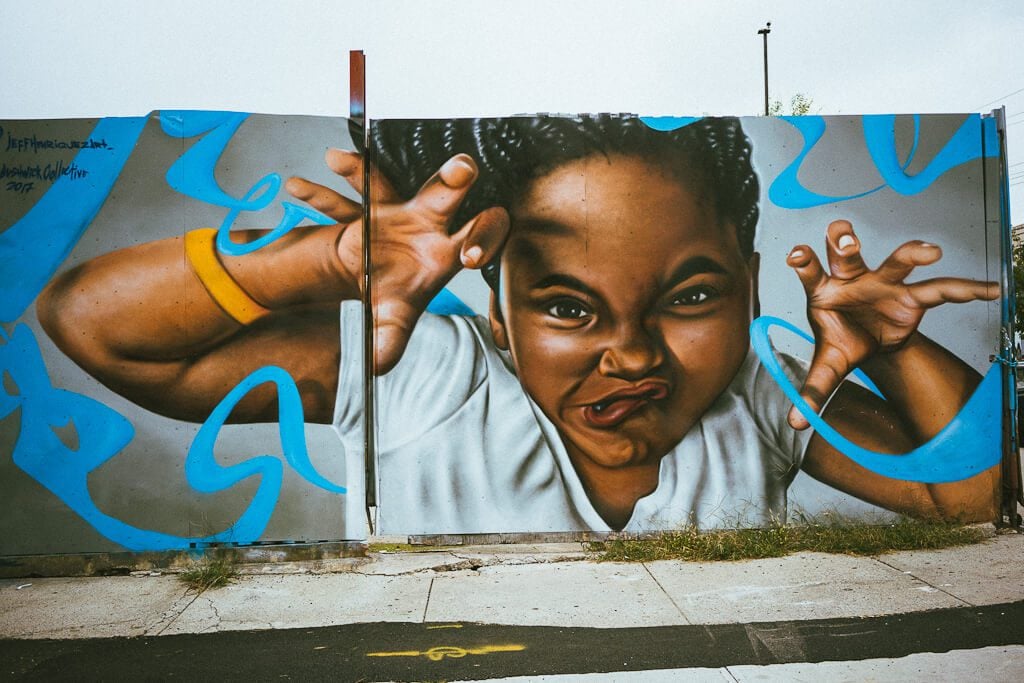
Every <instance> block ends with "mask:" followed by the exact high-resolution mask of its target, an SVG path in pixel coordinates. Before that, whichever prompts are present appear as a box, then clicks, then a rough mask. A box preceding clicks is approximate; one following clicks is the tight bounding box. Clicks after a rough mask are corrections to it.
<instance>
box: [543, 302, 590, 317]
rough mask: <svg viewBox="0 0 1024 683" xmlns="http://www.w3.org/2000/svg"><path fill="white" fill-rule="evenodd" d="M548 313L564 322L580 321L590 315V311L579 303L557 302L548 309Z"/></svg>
mask: <svg viewBox="0 0 1024 683" xmlns="http://www.w3.org/2000/svg"><path fill="white" fill-rule="evenodd" d="M548 313H549V314H550V315H552V316H554V317H556V318H561V319H562V320H580V319H582V318H586V317H587V316H589V315H590V309H588V308H587V307H586V306H585V305H583V304H582V303H580V302H579V301H572V300H564V301H557V302H555V303H554V304H552V305H551V306H550V307H549V308H548Z"/></svg>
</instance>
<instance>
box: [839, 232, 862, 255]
mask: <svg viewBox="0 0 1024 683" xmlns="http://www.w3.org/2000/svg"><path fill="white" fill-rule="evenodd" d="M855 244H857V240H855V239H853V235H851V234H849V233H846V234H844V235H840V236H839V239H838V240H837V241H836V246H837V247H839V251H845V250H846V248H847V247H852V246H854V245H855Z"/></svg>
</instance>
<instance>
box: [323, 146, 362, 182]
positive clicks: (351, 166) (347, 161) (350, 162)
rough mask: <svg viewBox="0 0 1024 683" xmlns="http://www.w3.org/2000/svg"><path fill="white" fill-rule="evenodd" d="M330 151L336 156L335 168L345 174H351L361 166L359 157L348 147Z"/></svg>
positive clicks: (329, 151)
mask: <svg viewBox="0 0 1024 683" xmlns="http://www.w3.org/2000/svg"><path fill="white" fill-rule="evenodd" d="M328 153H329V154H331V155H333V156H334V162H335V163H334V169H335V171H337V172H338V173H339V174H341V175H343V176H350V175H352V174H353V173H355V171H356V169H357V168H358V167H359V158H358V157H357V156H356V155H355V154H353V153H352V152H349V151H348V150H346V149H331V150H328Z"/></svg>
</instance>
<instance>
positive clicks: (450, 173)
mask: <svg viewBox="0 0 1024 683" xmlns="http://www.w3.org/2000/svg"><path fill="white" fill-rule="evenodd" d="M475 175H476V168H474V167H473V165H472V164H471V163H470V162H469V161H467V160H466V158H465V157H461V158H460V157H455V158H453V159H449V160H448V161H446V162H445V164H444V166H442V167H441V179H442V180H443V181H444V183H445V185H448V186H450V187H463V186H464V185H466V184H468V183H469V182H470V181H471V180H472V179H473V176H475Z"/></svg>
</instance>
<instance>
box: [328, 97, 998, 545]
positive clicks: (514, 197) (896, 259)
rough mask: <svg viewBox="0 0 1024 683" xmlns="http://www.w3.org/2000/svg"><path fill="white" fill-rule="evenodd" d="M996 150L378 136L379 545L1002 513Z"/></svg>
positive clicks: (813, 127)
mask: <svg viewBox="0 0 1024 683" xmlns="http://www.w3.org/2000/svg"><path fill="white" fill-rule="evenodd" d="M997 152H998V143H997V140H996V136H995V131H994V127H993V126H992V121H983V120H982V119H981V118H979V117H978V116H900V117H896V116H864V117H818V116H809V117H798V118H776V119H772V118H751V119H729V118H717V119H711V118H705V119H675V118H651V119H643V118H636V117H624V116H606V115H601V116H584V117H578V118H568V117H534V118H531V117H526V118H512V119H481V120H454V121H452V120H448V121H379V122H377V123H376V127H375V128H374V132H373V135H372V148H371V154H372V155H373V161H374V162H375V164H376V169H377V170H378V174H377V175H378V176H379V181H378V182H379V187H380V189H379V195H378V197H379V199H378V200H376V203H375V213H374V216H375V220H374V226H373V227H374V232H373V235H374V240H375V242H374V244H373V254H374V261H373V276H374V278H373V281H374V288H373V301H374V307H375V309H376V313H377V315H376V319H377V324H378V328H377V331H376V340H375V345H376V356H377V357H376V368H375V371H376V373H377V375H378V377H377V379H376V381H375V399H376V404H375V406H376V415H375V423H376V426H377V431H376V445H377V449H376V456H377V463H378V469H377V482H378V487H379V507H378V516H379V523H380V528H381V529H382V530H383V531H385V532H403V533H416V534H435V533H493V532H515V531H579V530H598V531H609V530H626V531H637V532H640V531H652V530H664V529H673V528H679V527H680V526H683V525H688V524H695V525H697V526H699V527H701V528H715V527H732V526H742V525H763V524H769V523H772V522H775V521H780V520H784V519H786V518H787V516H788V518H789V519H793V518H794V517H796V518H800V517H801V516H802V517H804V518H806V517H814V516H820V515H824V514H832V513H840V514H846V515H849V514H852V515H855V516H869V517H874V518H878V516H879V515H884V512H885V511H889V512H899V513H903V514H910V515H915V516H922V517H944V518H961V519H992V518H993V516H994V513H995V508H994V501H995V491H996V485H997V479H998V473H997V469H996V465H997V463H998V462H999V458H1000V439H1001V435H1000V429H1001V422H1000V412H999V410H1000V405H1001V400H1000V377H999V370H998V368H993V367H992V366H990V363H989V355H990V354H993V353H996V352H998V348H997V347H998V341H999V321H1000V313H999V302H998V296H999V288H998V285H997V284H996V283H995V282H993V280H994V279H997V278H998V273H999V267H998V264H999V238H998V235H999V223H998V217H999V216H998V211H997V210H995V207H996V206H997V203H996V201H995V199H996V197H997V196H998V195H997V194H996V193H995V192H994V190H995V185H994V183H989V184H988V185H986V165H987V164H988V171H987V172H988V176H987V177H988V178H990V179H994V178H995V177H996V173H995V172H994V170H995V166H993V165H992V162H993V161H994V157H995V155H996V154H997ZM485 264H486V265H485ZM473 269H478V270H481V271H482V275H483V277H482V278H481V277H480V276H479V275H478V274H476V273H472V274H470V273H469V272H468V271H470V270H473ZM453 276H454V278H453ZM450 278H453V279H451V280H449V279H450ZM485 282H486V284H484V283H485ZM442 286H447V287H448V288H449V290H450V291H449V293H448V294H445V293H444V291H443V290H441V287H442ZM439 292H440V295H441V300H440V301H438V300H435V305H437V307H438V308H439V309H442V310H441V311H440V312H441V313H442V314H441V315H434V314H431V313H430V312H429V309H428V312H426V313H423V314H422V315H420V313H421V311H423V307H424V304H425V302H426V301H428V300H430V299H431V297H433V296H435V294H438V293H439ZM450 295H451V296H450ZM456 299H457V302H456ZM463 305H464V306H465V308H468V309H470V310H465V309H464V308H463ZM342 311H343V313H342V320H343V335H344V334H346V332H347V331H348V330H352V332H353V334H354V333H355V331H356V330H357V329H358V327H357V323H358V320H359V318H358V316H357V315H355V313H354V311H351V307H346V306H345V305H343V308H342ZM812 340H817V341H812ZM355 388H356V387H355V385H352V384H349V385H346V386H345V388H344V389H343V390H342V391H341V392H340V394H341V395H352V393H353V391H354V390H355ZM794 404H795V407H794ZM361 409H362V406H360V405H359V404H358V403H349V402H347V401H344V402H341V403H340V404H339V411H340V418H341V421H342V429H344V427H345V425H354V424H355V421H354V418H353V416H354V415H355V414H357V413H359V411H360V410H361ZM822 409H823V410H822ZM819 413H820V414H819ZM854 501H856V502H854Z"/></svg>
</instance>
